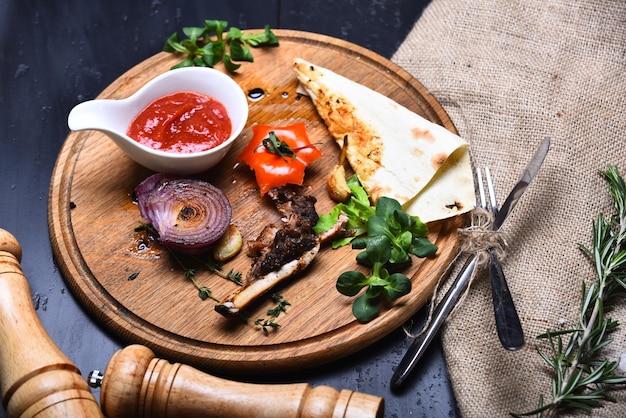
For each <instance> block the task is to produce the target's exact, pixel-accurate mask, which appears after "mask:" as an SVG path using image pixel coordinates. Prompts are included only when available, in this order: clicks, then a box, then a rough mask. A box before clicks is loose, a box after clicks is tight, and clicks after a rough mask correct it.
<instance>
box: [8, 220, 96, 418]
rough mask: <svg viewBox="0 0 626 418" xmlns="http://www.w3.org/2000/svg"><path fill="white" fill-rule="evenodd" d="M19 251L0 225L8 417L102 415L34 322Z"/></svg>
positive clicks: (72, 369) (85, 387) (36, 319)
mask: <svg viewBox="0 0 626 418" xmlns="http://www.w3.org/2000/svg"><path fill="white" fill-rule="evenodd" d="M21 256H22V249H21V247H20V244H19V243H18V242H17V240H16V239H15V237H14V236H13V235H11V234H10V233H9V232H7V231H5V230H4V229H0V393H1V395H2V406H3V407H4V409H5V410H6V412H7V416H8V417H9V418H17V417H20V418H28V417H37V418H56V417H102V412H101V410H100V407H99V406H98V402H97V401H96V398H95V397H94V396H93V395H92V394H91V390H90V389H89V386H88V385H87V383H86V382H85V380H84V378H83V377H82V376H81V375H80V371H79V370H78V368H77V367H76V366H75V365H74V364H73V363H72V362H71V361H70V360H69V359H68V358H67V357H66V356H65V355H64V354H63V352H61V350H60V349H59V348H58V347H57V346H56V345H55V344H54V342H53V341H52V339H51V338H50V336H49V335H48V334H47V332H46V330H45V329H44V327H43V325H42V324H41V322H40V321H39V317H38V316H37V313H36V312H35V307H34V306H33V302H32V297H31V293H30V286H29V285H28V281H27V280H26V277H25V276H24V273H23V271H22V268H21V265H20V261H21Z"/></svg>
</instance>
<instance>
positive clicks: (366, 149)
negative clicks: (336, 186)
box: [294, 58, 476, 222]
mask: <svg viewBox="0 0 626 418" xmlns="http://www.w3.org/2000/svg"><path fill="white" fill-rule="evenodd" d="M294 70H295V72H296V75H297V77H298V80H299V81H300V84H301V86H302V87H303V88H304V89H305V91H306V92H307V94H308V95H309V96H310V97H311V99H312V101H313V103H314V105H315V108H316V109H317V112H318V114H319V115H320V117H321V118H322V119H323V120H324V122H325V123H326V125H327V127H328V130H329V131H330V133H331V135H332V136H333V138H334V139H335V140H336V141H337V143H338V144H339V146H342V145H343V141H344V136H346V135H347V137H348V141H347V147H348V148H347V150H346V158H347V160H348V162H349V163H350V165H351V166H352V168H353V170H354V171H355V173H356V175H357V177H358V178H359V181H360V182H361V184H362V185H363V187H364V188H365V190H367V192H368V193H369V195H370V197H371V198H372V200H373V201H374V202H376V201H377V200H378V198H380V197H381V196H387V197H390V198H394V199H396V200H398V201H399V202H400V203H401V204H402V205H403V207H404V210H405V211H406V212H407V213H410V214H412V215H417V216H419V217H420V219H421V220H422V221H423V222H431V221H435V220H439V219H445V218H448V217H451V216H454V215H458V214H461V213H465V212H467V211H469V210H471V209H473V207H474V202H475V199H476V198H475V194H474V181H473V177H472V170H471V166H470V159H469V146H468V144H467V142H466V141H465V140H463V139H462V138H460V137H459V136H457V135H455V134H453V133H452V132H450V131H448V130H447V129H445V128H444V127H442V126H440V125H437V124H435V123H432V122H430V121H428V120H426V119H425V118H423V117H421V116H419V115H417V114H416V113H414V112H411V111H410V110H409V109H407V108H405V107H404V106H401V105H400V104H399V103H397V102H395V101H393V100H391V99H390V98H388V97H386V96H384V95H382V94H380V93H378V92H376V91H374V90H372V89H370V88H367V87H365V86H363V85H361V84H359V83H356V82H354V81H352V80H349V79H347V78H345V77H343V76H340V75H338V74H336V73H334V72H332V71H331V70H328V69H326V68H322V67H319V66H316V65H314V64H312V63H310V62H307V61H305V60H303V59H300V58H296V59H295V61H294Z"/></svg>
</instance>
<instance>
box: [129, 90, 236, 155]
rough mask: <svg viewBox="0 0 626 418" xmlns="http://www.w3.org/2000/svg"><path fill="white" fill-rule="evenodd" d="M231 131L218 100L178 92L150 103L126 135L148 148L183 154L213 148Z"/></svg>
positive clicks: (224, 109) (196, 94)
mask: <svg viewBox="0 0 626 418" xmlns="http://www.w3.org/2000/svg"><path fill="white" fill-rule="evenodd" d="M231 130H232V126H231V121H230V117H229V116H228V112H226V108H225V107H224V105H223V104H222V103H220V102H219V101H217V100H215V99H213V98H212V97H209V96H206V95H203V94H198V93H192V92H178V93H173V94H170V95H167V96H163V97H161V98H159V99H157V100H155V101H154V102H152V103H150V104H149V105H148V106H147V107H146V108H145V109H143V110H142V111H141V112H140V113H139V114H138V115H137V116H136V117H135V119H134V120H133V121H132V122H131V124H130V126H129V127H128V131H127V132H126V134H127V135H128V136H129V137H131V138H133V139H134V140H135V141H137V142H139V143H140V144H143V145H146V146H148V147H150V148H153V149H156V150H159V151H167V152H174V153H180V154H186V153H192V152H200V151H206V150H208V149H211V148H215V147H216V146H218V145H219V144H221V143H222V142H224V141H226V140H227V139H228V137H229V136H230V133H231Z"/></svg>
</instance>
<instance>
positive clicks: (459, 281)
mask: <svg viewBox="0 0 626 418" xmlns="http://www.w3.org/2000/svg"><path fill="white" fill-rule="evenodd" d="M549 149H550V138H546V139H544V140H543V141H542V142H541V144H540V145H539V147H538V148H537V151H535V154H534V155H533V157H532V158H531V159H530V162H529V163H528V165H527V166H526V168H525V169H524V172H523V173H522V175H521V176H520V178H519V180H518V181H517V183H516V184H515V186H514V187H513V190H511V193H509V195H508V197H507V198H506V200H505V201H504V203H503V204H502V207H501V208H500V210H499V211H498V214H497V215H496V218H495V220H494V226H493V229H494V230H498V229H500V227H501V226H502V224H503V223H504V220H505V219H506V218H507V217H508V216H509V214H510V213H511V212H512V211H513V209H514V208H515V206H516V205H517V203H518V202H519V200H520V198H521V197H522V195H523V194H524V192H525V191H526V190H527V189H528V186H529V185H530V183H531V181H532V180H533V179H534V178H535V176H536V175H537V173H538V172H539V169H540V168H541V165H542V164H543V161H544V160H545V157H546V155H547V153H548V150H549ZM476 262H477V257H476V256H472V257H470V258H468V259H467V261H466V262H465V265H464V266H463V268H462V269H461V272H460V273H459V275H458V276H457V278H456V279H455V281H454V282H453V283H452V286H451V287H450V289H449V290H448V292H447V293H446V294H445V296H444V297H443V299H442V300H441V302H440V303H439V304H438V305H437V307H436V308H435V310H434V312H433V315H432V318H431V322H430V323H429V324H428V328H427V329H426V330H425V332H424V333H423V334H421V335H420V336H419V337H417V338H415V340H414V341H413V343H411V346H410V347H409V349H408V351H407V352H406V354H405V355H404V357H403V358H402V360H401V361H400V364H399V365H398V368H397V369H396V371H395V372H394V374H393V376H392V377H391V388H392V389H399V388H400V387H401V386H402V384H403V383H404V382H405V381H406V379H407V377H408V376H409V375H410V374H411V372H412V371H413V369H414V368H415V366H416V365H417V363H418V362H419V360H420V358H421V357H422V356H423V355H424V353H425V352H426V349H427V348H428V346H429V345H430V343H431V342H432V341H433V339H434V338H435V336H436V335H437V333H438V332H439V328H441V325H443V323H444V321H445V319H446V318H447V317H448V315H449V314H450V312H451V311H452V309H453V308H454V306H455V305H456V303H457V302H458V300H459V297H460V296H461V294H462V293H463V291H464V290H465V288H466V286H467V283H468V281H469V279H470V278H471V277H472V273H473V271H474V268H475V267H476Z"/></svg>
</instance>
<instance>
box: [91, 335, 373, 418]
mask: <svg viewBox="0 0 626 418" xmlns="http://www.w3.org/2000/svg"><path fill="white" fill-rule="evenodd" d="M242 355H245V353H242ZM89 380H90V385H91V386H92V387H94V386H96V387H97V386H99V385H100V384H101V385H102V388H101V392H100V404H101V406H102V410H103V411H104V413H105V415H106V416H107V417H108V418H121V417H124V418H176V417H185V418H196V417H197V418H199V417H230V418H238V417H242V418H243V417H253V416H254V417H273V418H286V417H293V418H297V417H312V418H313V417H319V418H322V417H328V418H330V417H345V418H350V417H352V418H357V417H382V416H383V399H382V398H380V397H377V396H373V395H367V394H363V393H359V392H353V391H351V390H342V391H341V392H339V391H337V390H336V389H334V388H331V387H329V386H317V387H315V388H312V387H311V386H310V385H308V384H306V383H296V384H266V385H263V384H253V383H240V382H235V381H231V380H226V379H222V378H219V377H215V376H212V375H209V374H206V373H203V372H201V371H199V370H197V369H195V368H193V367H191V366H187V365H183V364H180V363H174V364H171V363H169V362H167V361H166V360H162V359H158V358H155V356H154V353H153V352H152V350H150V349H149V348H147V347H145V346H142V345H130V346H128V347H126V348H124V349H122V350H119V351H118V352H116V353H115V354H114V355H113V357H112V358H111V360H110V361H109V364H108V366H107V368H106V370H105V372H104V375H102V374H100V372H98V371H93V372H92V373H91V375H90V379H89Z"/></svg>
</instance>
